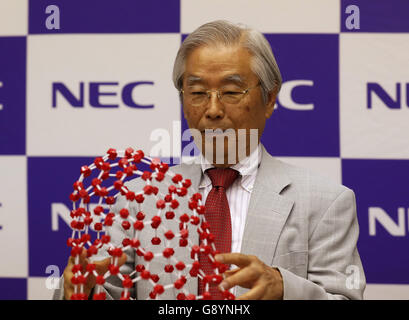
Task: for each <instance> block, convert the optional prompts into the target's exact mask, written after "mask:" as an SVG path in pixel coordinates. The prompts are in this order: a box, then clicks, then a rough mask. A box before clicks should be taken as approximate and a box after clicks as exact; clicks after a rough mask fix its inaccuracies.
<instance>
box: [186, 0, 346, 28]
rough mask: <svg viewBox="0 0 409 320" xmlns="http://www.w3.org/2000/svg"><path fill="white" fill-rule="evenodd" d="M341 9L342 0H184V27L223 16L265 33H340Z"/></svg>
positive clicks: (224, 18)
mask: <svg viewBox="0 0 409 320" xmlns="http://www.w3.org/2000/svg"><path fill="white" fill-rule="evenodd" d="M339 10H340V4H339V1H338V0H309V1H302V0H286V1H282V0H223V1H219V0H195V1H191V0H181V30H182V32H183V33H191V32H192V31H193V30H195V29H196V28H197V27H199V26H200V25H202V24H204V23H206V22H209V21H213V20H219V19H223V20H229V21H232V22H236V23H244V24H246V25H248V26H250V27H253V28H256V29H257V30H259V31H261V32H263V33H337V32H339V30H340V11H339Z"/></svg>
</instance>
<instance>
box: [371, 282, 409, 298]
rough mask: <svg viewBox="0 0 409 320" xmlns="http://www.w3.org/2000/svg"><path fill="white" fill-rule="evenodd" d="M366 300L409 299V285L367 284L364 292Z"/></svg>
mask: <svg viewBox="0 0 409 320" xmlns="http://www.w3.org/2000/svg"><path fill="white" fill-rule="evenodd" d="M364 299H366V300H409V285H403V284H367V285H366V289H365V292H364Z"/></svg>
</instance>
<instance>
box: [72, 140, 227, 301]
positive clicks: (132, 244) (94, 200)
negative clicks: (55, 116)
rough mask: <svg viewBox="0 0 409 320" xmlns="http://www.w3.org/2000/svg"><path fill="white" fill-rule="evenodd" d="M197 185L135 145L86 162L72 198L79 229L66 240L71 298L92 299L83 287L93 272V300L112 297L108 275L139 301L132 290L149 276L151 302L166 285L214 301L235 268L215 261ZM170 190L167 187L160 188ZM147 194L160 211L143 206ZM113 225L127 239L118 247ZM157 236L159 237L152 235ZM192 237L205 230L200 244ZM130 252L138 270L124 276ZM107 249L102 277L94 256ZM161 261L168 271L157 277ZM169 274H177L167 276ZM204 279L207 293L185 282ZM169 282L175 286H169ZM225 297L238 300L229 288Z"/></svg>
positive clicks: (178, 292) (125, 297)
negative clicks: (181, 256)
mask: <svg viewBox="0 0 409 320" xmlns="http://www.w3.org/2000/svg"><path fill="white" fill-rule="evenodd" d="M138 167H139V168H140V167H149V168H150V169H151V171H141V170H140V169H138ZM137 177H139V181H140V182H141V183H142V184H141V185H142V186H143V187H142V189H141V190H130V189H129V188H128V187H127V184H126V182H127V181H129V180H131V179H134V178H137ZM140 179H142V180H140ZM86 182H87V184H86ZM109 184H110V185H109ZM161 184H162V185H161ZM190 186H191V181H190V180H189V179H186V178H184V177H182V176H181V175H180V174H175V173H172V172H171V170H169V166H168V164H167V163H164V162H162V161H160V160H159V159H152V158H149V157H147V156H145V155H144V153H143V151H141V150H137V151H135V150H134V149H132V148H128V149H126V150H125V151H116V150H115V149H112V148H111V149H109V150H108V151H107V153H106V154H105V155H104V156H103V157H97V158H96V159H95V160H94V163H92V164H91V165H84V166H82V167H81V175H80V177H79V179H78V180H77V181H76V182H75V183H74V185H73V187H74V191H73V193H72V194H71V195H70V200H71V201H72V204H73V207H72V211H71V218H72V221H71V229H72V234H71V237H70V238H69V239H68V240H67V245H68V246H69V247H71V256H72V257H73V260H74V263H75V265H74V267H73V269H72V271H73V274H74V276H73V277H72V279H71V282H72V284H73V286H74V293H73V295H72V297H71V299H73V300H86V299H88V296H87V295H86V294H85V293H84V286H85V284H86V283H87V278H88V277H90V275H91V273H92V275H93V276H95V281H96V285H95V287H94V290H93V296H92V298H93V299H94V300H105V299H106V293H105V290H104V289H103V285H104V283H105V282H106V280H107V278H109V277H118V278H119V279H120V282H121V283H122V287H123V290H122V294H121V300H128V299H132V297H131V292H130V290H131V288H133V287H134V286H135V285H136V286H138V283H141V282H143V281H145V282H146V283H145V286H146V285H149V288H150V287H151V291H150V293H149V297H148V299H160V298H161V295H162V294H163V293H164V292H165V291H167V290H176V291H174V293H175V295H176V297H177V299H178V300H195V299H204V300H208V299H212V294H211V293H210V292H209V291H210V290H209V286H210V284H212V285H218V284H220V282H221V281H222V280H223V276H222V273H223V272H225V271H226V270H227V268H228V267H227V266H226V265H224V264H221V263H219V262H217V261H216V260H215V259H214V256H215V255H216V254H217V251H216V248H215V245H214V242H213V241H214V235H212V233H211V232H210V230H209V225H208V223H207V222H206V219H205V216H204V213H205V206H204V204H203V203H202V196H201V194H200V193H194V194H192V192H190V191H189V188H190ZM163 190H166V191H165V192H161V191H163ZM152 197H153V198H152ZM183 198H187V199H185V202H186V203H187V206H186V208H184V209H181V207H182V206H180V203H181V202H182V201H183ZM120 199H121V201H119V200H120ZM147 199H150V200H152V201H154V202H153V203H155V204H156V207H155V210H153V211H155V212H146V211H144V203H145V202H146V201H147ZM117 202H118V203H117ZM116 203H117V205H116V206H114V205H115V204H116ZM122 203H124V206H123V207H122ZM92 204H93V208H92ZM118 204H121V208H118ZM151 207H152V206H151ZM182 210H183V211H182ZM150 211H152V209H150ZM186 212H189V214H188V213H186ZM172 221H173V223H171V222H172ZM175 222H176V223H175ZM175 226H178V227H176V228H175ZM113 227H116V228H117V229H118V228H119V229H120V230H122V231H123V238H122V239H120V240H122V243H120V244H119V245H118V244H116V245H114V244H113V243H112V242H111V240H112V239H111V234H112V233H111V231H112V230H111V229H112V228H113ZM172 227H173V229H172ZM175 229H176V230H175ZM144 232H145V235H146V234H149V237H148V239H149V240H150V243H142V238H144V239H145V240H146V238H147V237H146V236H145V237H143V236H142V235H143V233H144ZM116 234H117V233H116ZM121 234H122V233H121ZM151 234H153V235H154V236H153V237H150V235H151ZM189 234H191V235H197V234H198V239H200V243H194V242H193V241H192V240H191V238H190V237H189ZM129 235H132V236H129ZM92 238H94V239H92ZM172 239H173V241H172ZM116 240H117V239H116ZM177 240H178V241H177ZM145 242H149V241H145ZM115 243H117V241H115ZM175 243H176V244H175ZM172 245H173V247H172ZM176 247H178V248H179V249H183V250H188V254H187V255H185V256H187V257H189V258H190V259H189V261H180V260H178V259H177V257H176V256H177V255H176V254H175V249H176ZM83 250H86V255H87V258H88V259H87V261H89V262H88V263H87V264H86V265H85V266H84V265H81V264H80V255H81V253H82V252H83ZM129 250H134V251H135V257H136V260H137V262H135V264H136V266H135V269H134V270H133V271H132V272H131V273H129V274H123V273H121V268H120V266H118V260H119V258H120V257H121V256H122V255H123V253H124V251H127V252H129ZM100 251H103V252H104V253H106V254H107V257H110V259H111V261H110V265H109V268H108V271H106V272H105V274H98V272H97V271H96V266H95V264H93V263H92V262H91V261H92V257H93V256H95V255H96V254H97V253H98V252H100ZM199 254H200V255H201V257H203V254H205V255H206V254H207V257H208V259H210V261H211V262H212V267H213V271H214V273H213V274H210V275H209V274H208V275H206V274H205V273H204V272H203V270H202V268H201V265H200V262H199ZM201 259H203V258H201ZM155 260H156V261H160V262H161V263H163V268H162V269H161V272H156V274H155V273H153V272H152V270H151V269H150V265H151V264H152V262H153V261H155ZM202 261H203V260H202ZM169 274H171V275H172V277H165V276H164V275H169ZM198 278H199V279H201V281H202V282H203V284H204V288H205V289H204V292H203V294H201V295H197V296H196V295H195V294H193V293H192V292H189V291H188V286H187V285H186V283H187V282H188V281H198ZM166 279H168V280H167V282H169V283H165V281H166ZM169 279H173V280H174V281H173V280H172V281H170V280H169ZM219 290H220V289H219ZM222 295H223V297H224V298H225V299H229V300H232V299H234V298H235V297H234V295H233V294H232V293H230V292H229V291H228V290H226V291H222Z"/></svg>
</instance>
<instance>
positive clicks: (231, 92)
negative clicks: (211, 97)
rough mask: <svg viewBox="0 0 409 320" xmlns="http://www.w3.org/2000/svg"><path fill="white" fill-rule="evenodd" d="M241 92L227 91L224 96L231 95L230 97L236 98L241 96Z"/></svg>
mask: <svg viewBox="0 0 409 320" xmlns="http://www.w3.org/2000/svg"><path fill="white" fill-rule="evenodd" d="M240 93H241V92H238V91H225V92H223V94H226V95H229V96H236V95H239V94H240Z"/></svg>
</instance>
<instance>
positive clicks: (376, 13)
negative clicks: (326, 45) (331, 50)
mask: <svg viewBox="0 0 409 320" xmlns="http://www.w3.org/2000/svg"><path fill="white" fill-rule="evenodd" d="M351 5H355V6H357V7H358V8H359V16H360V19H359V20H360V21H359V22H360V23H359V27H360V29H352V30H349V29H348V28H347V26H346V24H345V21H346V20H347V18H348V17H349V16H351V14H353V13H354V12H355V9H354V10H348V12H349V13H346V10H347V8H348V6H351ZM351 17H352V16H351ZM341 31H342V32H409V1H407V0H393V1H390V0H371V1H367V0H342V1H341Z"/></svg>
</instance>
